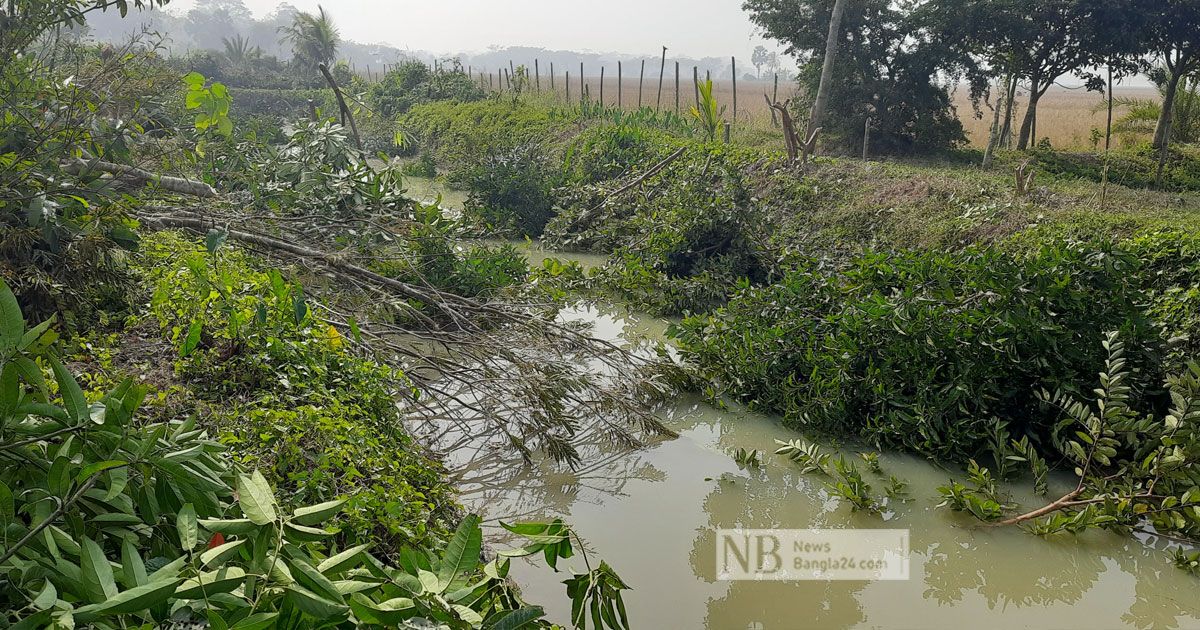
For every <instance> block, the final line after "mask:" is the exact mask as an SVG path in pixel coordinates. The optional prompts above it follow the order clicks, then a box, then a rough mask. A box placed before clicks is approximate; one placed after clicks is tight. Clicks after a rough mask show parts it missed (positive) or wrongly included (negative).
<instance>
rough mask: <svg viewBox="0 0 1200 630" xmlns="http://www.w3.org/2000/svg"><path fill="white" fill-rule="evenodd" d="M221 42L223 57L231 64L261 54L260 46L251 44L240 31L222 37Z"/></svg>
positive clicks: (254, 57) (259, 56) (260, 55)
mask: <svg viewBox="0 0 1200 630" xmlns="http://www.w3.org/2000/svg"><path fill="white" fill-rule="evenodd" d="M221 44H222V45H224V46H225V58H226V59H228V60H229V61H230V63H233V64H239V63H243V62H245V61H250V60H252V59H259V58H261V57H262V54H263V52H262V48H261V47H259V46H251V45H250V40H249V39H248V38H246V37H242V35H241V34H240V33H239V34H236V35H234V36H233V37H222V38H221Z"/></svg>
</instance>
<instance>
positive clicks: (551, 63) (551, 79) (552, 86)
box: [550, 61, 554, 92]
mask: <svg viewBox="0 0 1200 630" xmlns="http://www.w3.org/2000/svg"><path fill="white" fill-rule="evenodd" d="M550 91H551V92H553V91H554V62H553V61H551V62H550Z"/></svg>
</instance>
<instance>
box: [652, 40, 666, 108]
mask: <svg viewBox="0 0 1200 630" xmlns="http://www.w3.org/2000/svg"><path fill="white" fill-rule="evenodd" d="M666 69H667V47H666V46H663V51H662V61H660V62H659V63H658V99H657V100H655V101H654V111H658V110H659V109H660V108H662V84H663V72H665V71H666Z"/></svg>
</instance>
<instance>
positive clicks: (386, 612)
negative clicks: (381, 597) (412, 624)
mask: <svg viewBox="0 0 1200 630" xmlns="http://www.w3.org/2000/svg"><path fill="white" fill-rule="evenodd" d="M350 608H351V609H352V610H353V611H354V616H355V617H357V618H358V621H359V623H371V624H376V625H381V626H398V625H400V623H401V622H403V621H404V620H405V619H409V618H411V617H413V616H415V615H416V614H417V613H418V612H419V610H418V608H417V607H416V603H414V602H413V600H411V599H409V598H407V597H397V598H394V599H389V600H387V601H385V602H380V603H375V602H373V601H371V600H370V599H369V598H368V597H366V596H365V595H362V594H355V595H353V596H352V597H351V598H350Z"/></svg>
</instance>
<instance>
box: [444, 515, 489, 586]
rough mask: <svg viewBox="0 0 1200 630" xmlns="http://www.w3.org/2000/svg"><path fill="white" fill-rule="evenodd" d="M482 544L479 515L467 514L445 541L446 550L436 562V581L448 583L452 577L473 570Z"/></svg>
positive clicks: (477, 563) (476, 564)
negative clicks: (452, 534) (448, 539)
mask: <svg viewBox="0 0 1200 630" xmlns="http://www.w3.org/2000/svg"><path fill="white" fill-rule="evenodd" d="M482 545H483V531H482V530H480V529H479V516H478V515H476V514H468V515H467V516H466V517H465V518H463V520H462V522H461V523H459V525H458V529H457V530H455V532H454V536H452V537H451V538H450V542H448V543H446V552H445V554H444V555H443V556H442V560H441V562H440V563H439V564H438V582H440V583H442V584H447V585H448V584H450V583H451V582H453V581H454V578H456V577H458V576H460V575H462V574H464V573H469V572H471V571H473V570H475V567H477V566H479V550H480V548H481V547H482Z"/></svg>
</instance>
